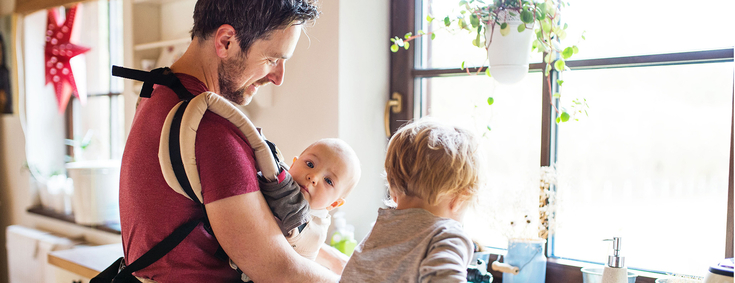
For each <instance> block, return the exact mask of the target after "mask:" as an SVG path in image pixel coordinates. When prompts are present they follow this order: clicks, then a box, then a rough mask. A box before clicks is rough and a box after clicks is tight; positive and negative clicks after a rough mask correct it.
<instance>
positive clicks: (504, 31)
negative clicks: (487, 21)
mask: <svg viewBox="0 0 735 283" xmlns="http://www.w3.org/2000/svg"><path fill="white" fill-rule="evenodd" d="M509 33H510V27H509V26H508V24H507V23H502V24H501V25H500V35H502V36H506V35H508V34H509Z"/></svg>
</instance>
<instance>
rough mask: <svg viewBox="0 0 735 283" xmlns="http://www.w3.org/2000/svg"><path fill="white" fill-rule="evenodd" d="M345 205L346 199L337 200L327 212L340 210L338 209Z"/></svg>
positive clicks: (328, 207)
mask: <svg viewBox="0 0 735 283" xmlns="http://www.w3.org/2000/svg"><path fill="white" fill-rule="evenodd" d="M343 204H345V199H343V198H340V199H338V200H335V201H334V202H333V203H332V204H330V205H329V206H327V211H330V210H332V209H335V208H338V207H340V206H342V205H343Z"/></svg>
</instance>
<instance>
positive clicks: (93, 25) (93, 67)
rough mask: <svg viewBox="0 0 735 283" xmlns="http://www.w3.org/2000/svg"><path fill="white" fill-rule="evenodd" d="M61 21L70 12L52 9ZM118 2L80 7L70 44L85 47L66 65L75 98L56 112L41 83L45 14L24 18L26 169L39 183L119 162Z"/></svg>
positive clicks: (51, 95)
mask: <svg viewBox="0 0 735 283" xmlns="http://www.w3.org/2000/svg"><path fill="white" fill-rule="evenodd" d="M52 9H56V10H57V11H58V14H59V17H60V20H61V21H63V20H65V19H66V17H67V12H68V11H69V7H55V8H52ZM121 13H122V1H120V0H110V1H108V0H98V1H87V2H82V3H80V4H79V8H78V10H77V13H76V18H75V24H74V28H73V30H72V33H71V36H72V39H71V41H72V42H73V43H74V44H77V45H81V46H85V47H89V48H90V50H89V51H88V52H86V53H84V54H81V55H78V56H75V57H73V58H72V59H71V60H70V64H71V70H72V72H73V74H74V78H75V81H76V85H77V89H78V92H79V93H80V94H81V95H82V96H85V97H86V101H85V103H84V104H82V103H81V101H80V99H77V98H75V97H74V96H72V98H71V99H70V100H69V103H68V104H67V107H66V109H65V110H64V111H63V113H62V112H61V111H58V110H57V109H58V103H57V100H56V96H55V91H54V89H53V87H52V85H51V84H47V83H46V81H45V76H44V73H45V65H46V62H44V52H45V51H44V46H45V34H46V28H47V26H46V18H47V10H40V11H37V12H34V13H31V14H28V15H24V16H23V17H22V23H21V24H20V26H21V29H20V30H21V34H22V37H23V62H24V64H23V67H24V68H23V72H24V76H23V82H24V101H23V102H24V104H23V105H21V107H23V109H22V111H21V116H22V118H23V121H24V122H25V125H26V127H25V134H26V143H27V145H26V148H27V150H26V151H27V158H28V165H29V166H30V167H32V168H33V170H32V172H35V173H37V174H34V177H36V178H37V179H39V180H44V179H45V178H47V177H49V176H51V175H54V174H59V173H63V172H64V163H65V162H70V161H81V160H104V159H116V158H117V159H119V158H120V155H121V152H122V148H123V143H124V138H123V134H124V129H123V119H122V115H123V112H122V108H121V107H122V104H123V103H122V95H119V94H120V93H121V92H122V84H121V83H120V81H118V80H114V79H111V77H110V70H111V65H112V64H121V62H122V17H121Z"/></svg>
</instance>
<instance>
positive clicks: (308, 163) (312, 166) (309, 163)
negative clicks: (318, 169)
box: [306, 161, 314, 168]
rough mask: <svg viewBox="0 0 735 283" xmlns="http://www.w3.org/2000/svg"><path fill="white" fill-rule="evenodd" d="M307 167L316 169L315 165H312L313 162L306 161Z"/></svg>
mask: <svg viewBox="0 0 735 283" xmlns="http://www.w3.org/2000/svg"><path fill="white" fill-rule="evenodd" d="M306 166H309V168H314V163H311V161H306Z"/></svg>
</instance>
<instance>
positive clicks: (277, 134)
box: [246, 0, 390, 241]
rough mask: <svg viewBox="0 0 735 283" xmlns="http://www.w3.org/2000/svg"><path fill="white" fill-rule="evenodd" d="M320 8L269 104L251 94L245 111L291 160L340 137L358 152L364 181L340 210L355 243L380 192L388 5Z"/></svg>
mask: <svg viewBox="0 0 735 283" xmlns="http://www.w3.org/2000/svg"><path fill="white" fill-rule="evenodd" d="M320 3H321V11H322V14H321V16H320V17H319V19H318V20H317V22H316V24H315V25H314V26H313V27H308V28H307V29H306V34H305V35H302V36H301V39H300V42H299V44H298V46H297V48H296V51H295V53H294V57H293V58H291V59H289V60H288V62H287V63H286V78H285V81H284V83H283V85H281V86H280V87H275V88H273V89H272V106H271V107H259V106H257V105H258V103H257V102H258V101H257V100H258V99H259V97H258V96H257V95H256V97H255V99H254V100H255V101H256V103H253V104H252V105H250V106H248V107H246V110H247V111H248V114H249V115H250V117H251V119H252V120H253V123H254V124H255V125H257V126H259V127H262V128H263V132H264V134H265V135H266V137H267V138H268V139H269V140H271V141H273V142H274V143H276V144H277V145H278V147H279V148H280V149H281V151H282V152H283V154H284V156H285V157H286V159H289V160H287V162H288V163H290V159H291V157H292V156H295V155H298V154H299V153H301V151H302V150H303V149H304V148H306V146H308V145H309V144H311V143H312V142H314V141H316V140H318V139H320V138H327V137H336V138H341V139H344V140H345V141H347V142H348V143H349V144H350V145H351V146H352V147H353V148H354V149H355V151H356V152H357V155H358V157H359V158H360V162H361V165H362V178H361V180H360V183H359V184H358V186H357V187H356V188H355V190H353V192H352V193H351V194H350V196H349V197H347V199H346V203H345V205H344V206H343V207H342V208H340V209H341V210H342V211H345V212H346V216H347V223H350V224H353V225H355V237H356V239H357V240H358V241H360V240H361V239H362V237H363V236H364V235H365V234H366V233H367V232H368V231H369V229H370V224H371V223H372V222H373V221H375V218H376V217H377V209H378V207H379V206H380V205H381V204H382V202H381V200H382V196H383V194H384V192H385V186H384V181H383V177H382V175H381V173H382V172H383V161H384V155H385V146H386V144H387V140H386V138H385V135H384V133H383V121H382V119H383V118H382V115H383V112H382V111H383V107H384V105H385V101H386V99H387V93H388V76H389V72H388V55H389V50H388V45H387V44H388V38H389V35H388V32H389V30H388V29H389V24H390V23H389V18H388V13H389V1H388V0H371V1H356V0H343V1H321V2H320Z"/></svg>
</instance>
